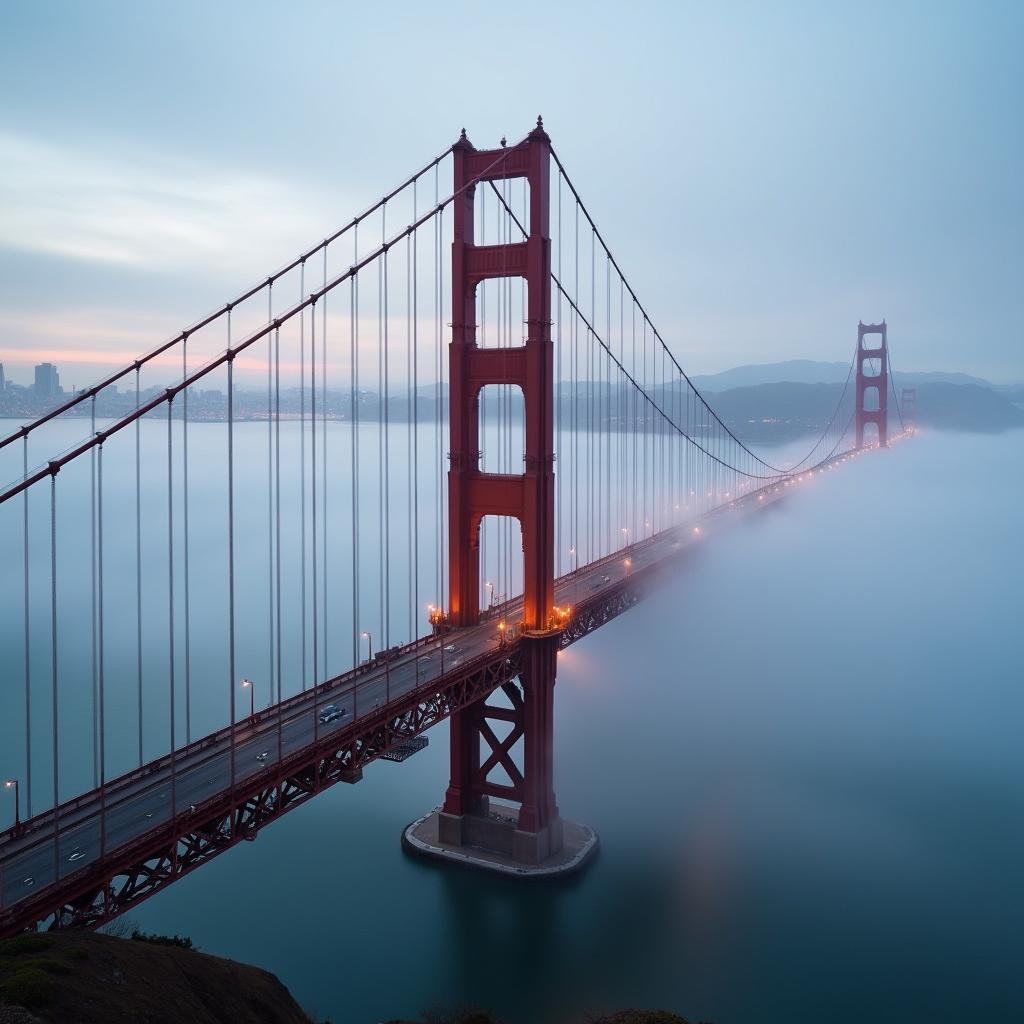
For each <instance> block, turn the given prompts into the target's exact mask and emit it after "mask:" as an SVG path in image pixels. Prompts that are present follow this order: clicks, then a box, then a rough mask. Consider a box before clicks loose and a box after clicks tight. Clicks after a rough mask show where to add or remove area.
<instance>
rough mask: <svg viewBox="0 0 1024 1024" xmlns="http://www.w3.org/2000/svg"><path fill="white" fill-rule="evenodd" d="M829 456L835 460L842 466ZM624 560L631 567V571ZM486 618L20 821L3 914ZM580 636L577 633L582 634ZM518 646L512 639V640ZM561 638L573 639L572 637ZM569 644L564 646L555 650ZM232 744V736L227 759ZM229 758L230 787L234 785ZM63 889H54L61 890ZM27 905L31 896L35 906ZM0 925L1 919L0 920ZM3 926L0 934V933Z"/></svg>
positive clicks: (351, 720)
mask: <svg viewBox="0 0 1024 1024" xmlns="http://www.w3.org/2000/svg"><path fill="white" fill-rule="evenodd" d="M839 458H840V457H839V456H837V457H836V458H835V459H834V460H833V461H839ZM787 493H789V492H788V489H787V488H784V487H783V486H782V485H777V486H771V487H766V488H764V489H763V490H762V491H760V492H753V493H751V494H749V495H747V496H745V497H743V498H740V499H737V500H735V501H733V502H732V503H731V504H729V505H726V506H721V507H719V508H718V509H715V510H712V511H711V512H709V513H706V514H705V515H704V516H703V517H701V519H700V520H698V523H699V525H698V526H696V527H695V526H694V524H693V521H690V522H689V523H687V524H685V525H680V526H677V527H672V528H669V529H666V530H664V531H662V532H660V533H658V534H655V535H654V536H653V537H651V538H649V539H647V540H644V541H640V542H637V543H635V544H633V545H630V546H629V547H628V548H623V549H622V550H620V551H618V552H616V553H615V554H614V555H611V556H608V557H606V558H604V559H602V560H600V561H597V562H594V563H591V564H589V565H587V566H584V567H581V568H580V569H578V570H576V571H575V572H573V573H570V574H569V575H567V576H564V577H562V578H561V579H559V580H558V581H557V583H556V589H555V601H556V604H558V605H559V606H563V605H570V606H573V607H574V608H577V607H579V606H580V605H581V604H584V603H589V602H593V600H594V599H595V598H600V596H601V594H602V593H603V592H605V591H612V590H615V589H616V588H619V589H621V588H622V587H623V583H624V581H625V582H628V581H626V580H625V577H627V576H636V577H638V578H643V576H644V575H645V571H646V572H647V573H649V572H650V571H652V570H653V569H655V567H657V566H658V565H660V564H661V563H663V562H665V561H667V560H669V559H671V558H672V557H673V556H674V555H677V554H679V553H681V549H682V548H684V547H688V546H690V545H692V544H693V543H695V542H697V541H699V540H701V539H702V538H703V537H705V536H706V535H708V534H709V533H712V532H715V530H716V527H718V526H720V525H724V523H723V520H725V519H733V518H735V517H734V515H733V513H736V512H744V511H752V510H753V509H755V508H763V507H764V506H765V505H766V504H770V503H772V502H774V501H776V500H778V499H779V498H780V497H783V496H784V495H785V494H787ZM627 560H628V562H629V563H630V564H629V565H627ZM520 609H521V603H519V602H514V603H511V604H510V605H509V606H508V607H507V608H506V609H504V617H505V618H506V620H507V621H508V622H509V623H514V622H515V621H517V618H518V613H519V611H520ZM499 621H500V620H499V617H497V616H494V617H490V618H488V619H486V620H485V621H483V622H481V623H480V624H478V625H476V626H472V627H468V628H465V629H457V630H452V631H450V632H449V633H448V634H447V635H445V636H444V637H443V638H441V639H434V638H425V639H421V640H419V641H417V642H415V643H413V644H409V645H408V646H407V647H405V648H403V649H402V652H401V654H400V655H399V656H397V657H396V658H395V659H394V660H392V661H391V662H390V663H387V664H385V665H379V666H378V665H375V664H374V665H363V666H361V667H360V668H359V669H358V670H356V671H350V672H348V673H345V674H344V675H342V676H339V677H337V678H336V679H334V680H330V681H328V682H326V683H322V684H321V685H320V686H319V687H318V688H317V689H316V690H315V691H314V690H307V691H306V692H304V693H301V694H299V695H297V696H295V697H291V698H289V699H287V700H285V701H282V703H281V704H279V705H275V706H274V707H271V708H268V709H265V710H263V711H260V712H257V715H256V719H255V721H254V722H252V721H250V720H249V718H248V717H246V718H245V719H243V720H240V721H238V722H237V723H236V725H235V727H234V730H232V729H231V727H230V726H228V727H225V728H224V729H222V730H220V731H219V732H217V733H214V734H212V735H211V736H209V737H206V738H204V739H202V740H199V741H197V742H194V743H192V744H191V745H189V746H187V747H185V748H182V749H181V750H180V751H177V752H176V753H175V756H174V758H173V773H172V758H171V757H170V755H166V756H165V757H163V758H161V759H160V760H158V761H155V762H152V763H150V764H148V765H144V766H143V767H142V768H139V769H136V770H135V771H133V772H131V773H128V774H127V775H124V776H122V777H120V778H118V779H113V780H110V781H108V782H107V783H106V784H105V786H104V787H102V788H101V789H99V790H94V791H92V792H90V793H86V794H84V795H83V796H80V797H77V798H75V799H72V800H69V801H67V802H65V803H63V804H61V806H60V807H59V808H58V814H57V819H56V821H57V828H56V833H57V834H56V836H55V834H54V833H55V827H54V815H53V812H52V810H51V811H47V812H44V813H43V814H40V815H37V816H35V817H34V818H32V819H31V820H30V821H28V822H26V823H25V828H24V831H23V832H22V833H21V834H20V835H19V836H17V837H15V836H14V835H13V832H12V831H8V832H7V833H5V834H4V836H3V837H0V914H2V913H3V912H4V911H14V912H15V913H16V908H15V907H14V906H13V905H14V904H17V903H18V902H19V901H21V900H23V899H26V898H28V897H30V896H34V895H39V896H41V895H42V890H45V889H47V888H48V887H50V886H52V885H53V884H54V881H55V879H57V880H60V881H61V882H62V883H66V881H67V880H68V879H69V878H70V876H73V875H77V874H79V873H80V872H82V871H83V870H84V869H86V868H88V867H89V865H91V864H93V863H94V862H95V861H97V860H98V859H99V858H100V856H101V851H106V855H107V856H109V855H110V854H111V853H113V852H115V851H117V850H118V849H119V848H122V847H125V846H127V845H128V844H130V843H132V842H133V841H135V840H137V839H139V838H140V837H144V836H145V835H146V834H147V833H149V832H151V831H153V830H155V829H157V827H158V826H160V825H161V824H162V823H167V822H169V821H171V819H172V798H173V801H174V808H175V809H176V811H177V815H178V818H179V820H180V819H181V817H182V815H187V814H189V813H190V806H191V805H200V806H201V805H202V804H204V803H208V802H209V801H210V799H211V798H213V797H214V796H216V795H217V794H223V793H226V792H227V791H228V790H232V789H234V788H237V787H241V786H243V784H244V783H245V782H246V780H248V779H250V778H251V777H252V776H255V775H257V774H259V773H261V772H264V771H265V770H267V769H269V768H270V767H272V766H273V765H275V764H277V763H278V762H280V761H282V759H285V758H287V757H288V756H289V755H292V754H295V753H297V752H298V751H301V750H302V748H304V747H306V746H311V745H313V744H315V743H317V742H322V741H323V739H324V738H325V737H326V736H327V735H328V734H336V735H337V739H338V746H339V747H341V746H343V745H344V744H345V743H346V737H348V738H349V739H350V734H351V733H354V732H355V731H357V730H356V728H355V727H356V726H357V724H358V723H360V722H361V721H363V720H365V719H367V718H368V717H371V716H374V715H379V714H380V713H381V710H382V708H386V707H387V706H388V705H389V704H390V703H392V702H397V701H399V700H400V699H401V698H403V697H408V696H409V695H410V694H411V693H413V692H415V691H417V690H422V691H424V692H429V691H433V690H437V689H439V684H441V683H442V682H443V680H444V678H445V676H446V675H451V674H452V673H453V672H454V671H455V670H457V669H458V667H459V666H460V665H461V664H464V663H468V662H470V661H471V660H473V659H475V658H478V657H479V656H481V655H485V654H486V653H488V652H491V653H497V649H498V648H499V645H500V639H499V631H498V629H497V624H498V622H499ZM580 635H582V634H580ZM513 642H514V641H513ZM568 642H572V640H571V639H570V640H569V641H568ZM563 645H565V644H563ZM327 704H335V705H337V707H339V708H341V709H342V710H343V712H344V714H343V716H342V717H341V718H340V719H336V720H334V721H332V722H329V723H322V722H320V721H319V719H318V715H319V713H320V712H322V710H323V708H324V706H325V705H327ZM232 739H233V740H234V744H233V749H234V754H233V755H232ZM232 757H233V760H234V780H233V782H232ZM63 887H64V886H61V888H62V889H63ZM34 902H35V901H33V903H34ZM2 924H3V922H2V921H0V925H2ZM2 930H3V929H2V927H0V931H2Z"/></svg>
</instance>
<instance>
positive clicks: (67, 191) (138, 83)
mask: <svg viewBox="0 0 1024 1024" xmlns="http://www.w3.org/2000/svg"><path fill="white" fill-rule="evenodd" d="M1022 45H1024V4H1021V3H1017V2H1008V3H1001V2H998V0H988V2H981V3H979V2H973V3H967V2H964V3H950V2H942V0H930V2H921V3H910V2H888V3H879V4H872V3H857V4H848V3H839V2H834V3H825V2H808V3H800V2H790V3H784V2H780V3H776V4H763V3H730V2H722V3H687V2H674V3H660V4H658V3H643V2H637V3H632V4H628V5H623V4H621V3H615V4H603V3H587V4H582V3H579V4H573V3H563V4H558V5H555V4H550V3H546V4H532V3H524V4H519V5H507V4H502V5H494V4H480V3H475V4H460V3H448V4H444V5H434V4H429V5H428V4H413V3H403V2H393V3H389V4H386V5H380V4H345V3H319V2H312V0H305V2H301V0H300V2H293V3H289V4H280V3H266V2H260V0H249V2H246V3H235V2H221V3H217V4H210V3H208V2H192V0H177V2H175V3H170V2H167V3H163V2H152V3H145V4H138V3H134V2H127V0H124V2H109V0H91V2H90V3H88V4H85V3H79V2H55V0H29V2H22V0H3V3H2V4H0V154H2V156H0V363H3V365H4V367H5V370H6V373H7V376H8V377H9V378H11V379H14V380H15V381H19V382H26V383H27V382H28V381H29V379H30V376H31V367H32V365H33V364H34V363H36V362H38V361H40V360H41V359H48V360H51V361H55V362H57V363H58V364H59V366H60V367H61V369H62V378H63V381H64V382H65V383H70V380H71V379H74V380H77V382H78V384H79V386H81V385H83V384H86V383H88V382H89V381H90V380H93V379H96V378H98V377H99V376H100V375H101V374H102V373H104V372H106V371H108V370H109V369H111V368H112V366H113V365H114V364H117V363H120V362H122V361H128V360H129V359H130V358H132V357H134V356H135V355H137V354H139V353H141V352H143V351H145V350H148V349H149V348H151V347H153V346H154V345H155V344H157V343H158V342H160V341H162V340H163V339H164V338H166V337H169V336H171V335H173V334H175V333H177V331H178V330H180V329H181V328H182V327H183V326H185V325H186V324H188V323H190V322H193V321H195V320H196V319H198V318H199V317H200V316H201V315H202V314H204V313H205V312H207V311H209V310H210V309H213V308H216V307H218V306H221V305H223V303H224V302H225V301H226V300H227V299H229V298H230V297H232V296H233V295H235V294H237V293H238V292H239V291H240V290H242V289H243V288H244V287H246V286H248V285H249V284H252V283H255V282H256V281H259V280H261V279H262V278H264V277H265V276H266V275H267V274H268V273H269V272H271V271H272V270H274V269H276V268H277V267H279V266H280V265H282V264H283V263H285V262H286V261H288V260H289V259H291V258H292V257H293V256H295V255H297V254H298V253H299V252H300V251H302V250H303V249H306V248H308V247H309V246H310V245H311V244H312V243H314V242H316V241H318V240H319V239H321V238H322V237H323V236H324V235H326V234H328V233H329V232H330V231H331V230H333V229H334V228H335V227H336V226H338V225H340V224H342V223H344V222H346V221H347V220H348V219H350V218H351V216H352V215H353V214H354V213H356V212H358V211H359V210H361V209H362V208H364V207H366V206H367V205H369V204H370V203H371V202H372V201H374V200H375V199H376V198H377V197H378V196H380V195H381V194H383V193H384V192H385V191H386V190H387V189H389V188H390V187H391V186H392V185H393V184H395V183H397V182H399V181H400V180H402V179H403V178H404V177H405V176H406V175H407V174H408V173H410V172H411V171H412V170H413V169H415V168H416V167H418V166H420V165H422V164H423V163H425V162H426V161H427V160H428V159H429V158H431V157H432V156H434V155H435V154H437V153H439V152H441V151H443V150H444V149H445V148H446V147H447V146H448V145H449V144H450V143H451V142H452V141H454V139H455V138H456V137H457V135H458V132H459V130H460V129H461V128H462V127H465V128H466V129H467V131H468V133H469V137H470V138H471V140H473V142H474V143H475V144H476V145H477V146H479V147H481V148H483V147H492V146H495V145H496V144H497V142H498V140H499V138H500V137H501V136H502V135H507V136H508V137H509V139H517V138H519V137H521V136H522V135H524V134H525V133H526V132H527V131H528V130H529V129H530V128H531V127H532V126H533V124H534V122H535V119H536V116H537V114H538V113H542V114H543V116H544V124H545V127H546V128H547V130H548V131H549V133H550V134H551V137H552V140H553V143H554V145H555V147H556V148H557V150H558V152H559V154H560V156H561V157H562V159H563V161H564V162H565V164H566V166H567V168H568V169H569V170H570V173H571V174H572V176H573V178H574V180H575V181H576V183H577V184H578V185H579V187H580V189H581V192H582V194H583V197H584V199H585V201H586V202H587V205H588V207H589V208H590V210H591V211H592V212H593V213H594V216H595V219H596V220H597V222H598V224H599V225H600V226H601V229H602V231H603V233H604V235H605V237H606V239H607V240H608V242H609V244H610V246H611V248H612V250H613V252H615V254H616V256H617V258H618V260H619V262H620V264H621V265H622V266H623V268H624V269H625V271H626V273H627V275H628V276H629V277H630V279H631V280H632V281H633V282H634V286H635V287H636V290H637V292H638V294H639V296H640V297H641V299H642V300H643V302H644V304H645V305H646V307H647V309H648V310H649V312H650V314H651V316H652V319H653V321H654V322H655V323H656V324H657V325H658V327H659V330H660V332H661V334H662V335H663V337H664V338H665V339H666V341H667V342H668V344H669V346H670V347H671V348H672V349H673V351H674V353H675V354H676V356H677V357H678V359H679V360H680V362H681V363H682V365H683V366H684V367H685V368H686V369H687V370H688V371H690V372H692V373H706V372H714V371H718V370H721V369H725V368H727V367H729V366H733V365H737V364H741V363H750V362H754V363H763V362H772V361H775V360H781V359H793V358H810V359H824V360H830V361H835V360H845V359H847V358H848V356H849V353H850V351H851V349H852V346H853V343H854V342H855V340H856V327H857V322H858V320H864V321H866V322H867V321H876V320H881V319H882V318H883V317H884V318H885V319H886V320H887V322H888V324H889V339H890V344H891V349H892V359H893V364H894V366H896V367H897V368H904V369H908V370H910V369H916V370H950V371H953V370H961V371H965V372H969V373H974V374H978V375H980V376H984V377H988V378H990V379H992V380H996V381H1000V382H1003V381H1007V382H1008V381H1016V380H1021V379H1024V337H1022V328H1021V324H1022V323H1024V287H1022V282H1024V273H1022V271H1024V246H1022V240H1024V190H1022V189H1021V187H1020V182H1021V180H1022V171H1024V116H1022V113H1024V64H1022V62H1021V61H1020V58H1019V55H1020V52H1021V47H1022Z"/></svg>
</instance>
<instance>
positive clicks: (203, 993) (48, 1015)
mask: <svg viewBox="0 0 1024 1024" xmlns="http://www.w3.org/2000/svg"><path fill="white" fill-rule="evenodd" d="M14 1006H20V1007H25V1008H26V1011H27V1012H21V1011H16V1010H14V1009H12V1007H14ZM34 1021H46V1022H50V1021H53V1022H57V1021H60V1022H61V1024H66V1022H74V1024H181V1022H182V1021H188V1022H189V1024H229V1022H230V1024H250V1022H251V1024H310V1021H309V1018H308V1017H307V1016H306V1014H304V1013H303V1012H302V1010H300V1009H299V1006H298V1004H297V1003H296V1002H295V1000H294V999H292V997H291V995H290V994H289V992H288V989H286V988H285V987H284V985H282V984H281V982H280V981H278V979H277V978H276V977H275V976H274V975H273V974H270V973H269V972H267V971H263V970H260V969H259V968H258V967H251V966H249V965H248V964H240V963H235V961H233V960H225V959H222V958H221V957H216V956H208V955H207V954H205V953H200V952H196V951H195V950H191V949H183V948H181V947H179V946H174V945H155V944H153V943H151V942H139V941H133V940H131V939H121V938H114V937H113V936H110V935H98V934H96V933H95V932H81V931H68V932H54V933H49V934H44V933H40V934H26V935H23V936H20V937H18V938H14V939H7V940H5V941H3V942H0V1022H2V1024H30V1022H34Z"/></svg>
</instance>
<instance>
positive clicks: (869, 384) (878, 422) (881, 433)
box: [855, 320, 889, 448]
mask: <svg viewBox="0 0 1024 1024" xmlns="http://www.w3.org/2000/svg"><path fill="white" fill-rule="evenodd" d="M874 335H878V336H880V337H881V342H880V343H879V344H878V345H877V346H868V345H865V344H864V339H865V338H866V337H873V336H874ZM865 363H868V369H869V370H871V371H874V370H875V369H877V370H878V372H877V373H875V372H871V373H865V372H864V371H865V367H864V364H865ZM888 394H889V339H888V335H887V333H886V326H885V321H884V320H883V321H882V322H881V323H880V324H865V323H858V324H857V404H856V409H855V416H856V421H857V447H858V448H863V447H864V425H865V424H866V423H874V424H875V426H876V427H877V428H878V443H879V444H880V445H881V446H882V447H883V448H884V447H885V446H886V445H887V444H888V441H889V432H888V425H889V402H888ZM869 398H870V399H871V401H870V403H869V402H868V399H869ZM869 404H870V405H871V408H870V409H869V408H868V405H869Z"/></svg>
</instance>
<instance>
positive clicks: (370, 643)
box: [362, 629, 373, 661]
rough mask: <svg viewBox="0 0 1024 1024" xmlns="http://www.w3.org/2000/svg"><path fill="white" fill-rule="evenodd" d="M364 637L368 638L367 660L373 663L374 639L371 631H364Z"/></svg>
mask: <svg viewBox="0 0 1024 1024" xmlns="http://www.w3.org/2000/svg"><path fill="white" fill-rule="evenodd" d="M362 635H363V636H365V637H366V648H367V652H366V660H367V661H373V637H372V636H370V632H369V630H366V629H364V630H363V632H362Z"/></svg>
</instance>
